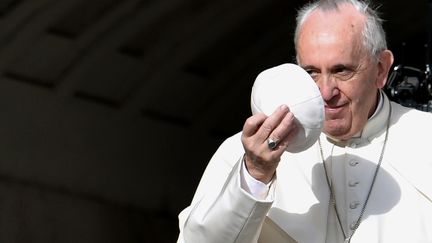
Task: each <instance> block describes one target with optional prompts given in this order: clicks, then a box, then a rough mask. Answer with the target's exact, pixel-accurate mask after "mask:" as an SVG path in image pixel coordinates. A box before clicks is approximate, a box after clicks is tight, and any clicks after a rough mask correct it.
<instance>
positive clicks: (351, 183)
mask: <svg viewBox="0 0 432 243" xmlns="http://www.w3.org/2000/svg"><path fill="white" fill-rule="evenodd" d="M359 183H360V182H358V181H353V180H352V181H349V182H348V185H349V186H350V187H355V186H357V185H358V184H359Z"/></svg>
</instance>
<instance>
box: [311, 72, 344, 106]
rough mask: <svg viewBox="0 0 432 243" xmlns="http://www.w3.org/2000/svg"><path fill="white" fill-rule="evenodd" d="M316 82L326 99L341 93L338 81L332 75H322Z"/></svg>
mask: <svg viewBox="0 0 432 243" xmlns="http://www.w3.org/2000/svg"><path fill="white" fill-rule="evenodd" d="M316 83H317V85H318V88H319V90H320V92H321V96H322V97H323V99H324V101H329V100H331V99H332V98H333V97H335V96H337V95H339V88H338V83H337V81H336V80H335V79H334V78H332V77H331V75H322V76H321V77H320V79H319V80H318V82H316Z"/></svg>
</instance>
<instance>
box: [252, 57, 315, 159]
mask: <svg viewBox="0 0 432 243" xmlns="http://www.w3.org/2000/svg"><path fill="white" fill-rule="evenodd" d="M282 104H286V105H287V106H288V107H289V109H290V111H291V112H292V113H293V114H294V116H295V118H296V119H297V120H298V121H299V123H300V125H301V127H300V129H299V133H298V134H297V136H296V137H295V138H294V139H293V141H292V142H291V143H290V144H289V145H288V147H287V148H286V151H288V152H292V153H298V152H301V151H303V150H306V149H307V148H309V147H310V146H312V145H313V144H314V143H315V142H316V140H317V139H318V137H319V135H320V133H321V130H322V127H323V123H324V102H323V99H322V97H321V93H320V91H319V89H318V86H317V85H316V84H315V82H314V80H313V79H312V78H311V76H310V75H309V74H308V73H307V72H306V71H305V70H304V69H303V68H301V67H299V66H297V65H295V64H291V63H287V64H282V65H279V66H276V67H273V68H270V69H267V70H265V71H263V72H261V73H260V74H259V75H258V77H257V78H256V80H255V83H254V85H253V87H252V95H251V107H252V113H253V114H256V113H260V112H262V113H264V114H266V115H270V114H272V113H273V112H274V111H275V110H276V108H278V107H279V106H280V105H282Z"/></svg>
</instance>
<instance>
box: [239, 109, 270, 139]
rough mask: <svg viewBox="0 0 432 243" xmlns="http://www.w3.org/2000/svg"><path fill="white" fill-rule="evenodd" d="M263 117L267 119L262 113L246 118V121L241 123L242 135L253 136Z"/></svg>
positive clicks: (263, 119)
mask: <svg viewBox="0 0 432 243" xmlns="http://www.w3.org/2000/svg"><path fill="white" fill-rule="evenodd" d="M265 119H267V116H266V115H265V114H263V113H257V114H255V115H253V116H251V117H249V118H248V119H246V122H245V123H244V125H243V136H246V137H251V136H253V135H254V134H255V133H256V132H257V131H258V129H259V128H260V127H261V125H262V124H263V122H264V121H265Z"/></svg>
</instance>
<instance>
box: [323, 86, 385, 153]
mask: <svg viewBox="0 0 432 243" xmlns="http://www.w3.org/2000/svg"><path fill="white" fill-rule="evenodd" d="M379 92H380V95H379V102H378V105H377V108H376V110H375V112H374V114H373V115H372V116H371V117H370V118H369V120H368V121H367V123H366V125H365V127H364V128H363V130H362V131H360V132H358V133H357V134H356V135H354V136H353V137H352V138H351V139H349V140H346V141H341V140H337V139H334V138H331V137H329V136H327V140H328V141H329V142H331V143H333V144H335V145H337V146H340V147H345V146H348V147H351V148H356V147H360V146H364V145H367V144H369V143H371V142H372V140H374V139H375V138H377V137H379V136H380V135H382V134H384V133H385V130H386V125H387V124H386V123H387V118H388V115H389V112H390V101H389V99H388V97H387V96H386V95H385V94H384V92H383V91H382V90H380V91H379Z"/></svg>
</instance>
